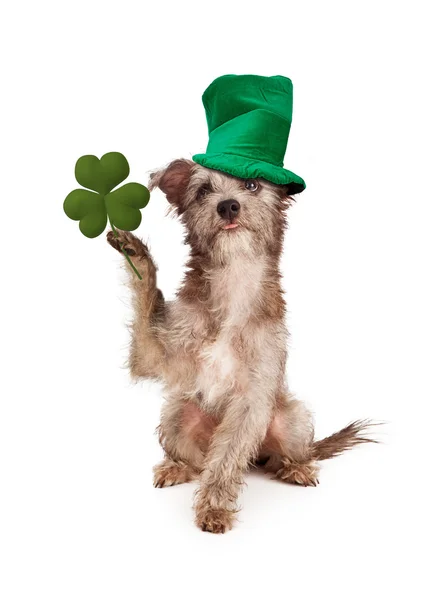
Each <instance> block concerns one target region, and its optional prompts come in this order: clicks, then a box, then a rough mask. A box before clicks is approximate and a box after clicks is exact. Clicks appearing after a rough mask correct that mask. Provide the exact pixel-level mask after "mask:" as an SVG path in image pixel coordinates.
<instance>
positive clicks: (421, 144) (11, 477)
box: [0, 0, 428, 600]
mask: <svg viewBox="0 0 428 600" xmlns="http://www.w3.org/2000/svg"><path fill="white" fill-rule="evenodd" d="M423 4H424V3H423V2H414V1H411V0H410V1H406V2H394V1H388V2H386V1H385V2H380V1H377V2H376V1H371V2H362V1H361V0H360V1H358V2H328V1H323V2H305V1H298V0H295V1H294V2H286V1H281V2H277V3H275V2H268V1H265V2H262V3H261V2H257V3H251V2H232V1H229V2H227V3H226V2H224V3H223V2H219V1H217V2H210V3H208V2H202V1H199V2H194V3H193V2H186V1H184V0H181V1H179V2H157V3H156V2H153V3H151V4H150V5H148V3H146V2H142V1H140V2H127V1H121V2H114V3H113V2H109V1H106V0H105V1H103V2H95V1H91V0H86V1H85V2H78V1H76V0H75V1H74V2H46V1H43V0H39V1H37V2H15V3H8V4H7V5H3V8H2V14H1V19H0V23H1V25H0V27H1V35H0V43H1V60H2V79H3V84H4V86H3V90H2V92H1V104H2V106H1V115H0V119H1V153H2V157H1V165H2V169H1V173H2V187H1V218H2V228H1V232H2V252H1V288H2V292H1V296H0V302H1V312H0V318H1V328H0V340H1V345H2V360H1V382H2V390H1V415H0V466H1V470H0V487H1V495H0V519H1V523H0V526H1V531H0V551H1V554H2V556H1V562H0V569H1V573H0V596H1V598H2V600H12V599H20V600H21V599H22V600H23V599H25V600H27V599H33V598H43V599H45V600H47V599H56V600H57V599H61V600H64V599H69V598H70V599H73V600H74V599H76V598H79V599H82V600H83V599H88V600H89V599H90V600H93V599H97V598H100V599H103V600H107V599H121V600H122V599H126V600H134V599H137V598H189V599H193V598H201V597H202V598H208V599H210V598H217V597H222V598H233V599H234V598H256V597H257V598H258V597H263V598H267V597H275V598H285V597H287V598H288V597H289V598H297V599H306V598H314V597H316V598H324V597H328V598H331V599H342V598H347V599H353V598H368V599H375V598H395V597H397V598H398V597H406V598H412V600H413V599H414V600H418V599H419V598H425V597H426V595H425V594H426V592H427V589H426V580H425V574H424V572H423V569H424V570H425V568H426V539H427V538H426V536H427V528H426V525H427V522H426V505H427V504H426V502H427V496H426V478H427V475H426V464H427V461H426V443H425V438H426V427H427V423H426V422H427V416H428V415H427V408H426V402H427V399H428V398H427V396H428V393H427V391H428V390H427V382H426V378H427V373H426V369H427V367H426V365H427V343H426V340H427V333H428V327H427V318H426V311H427V300H428V297H427V283H426V281H427V256H428V253H427V250H428V248H427V234H426V231H427V227H428V209H427V201H428V198H427V185H426V174H427V116H426V115H427V109H426V107H427V106H428V97H427V85H426V83H427V82H426V59H425V58H424V55H425V57H426V53H427V44H426V26H425V24H426V20H425V18H424V17H423ZM225 73H238V74H242V73H256V74H261V75H275V74H283V75H287V76H289V77H290V78H291V79H292V80H293V82H294V92H295V93H294V100H295V110H294V121H293V126H292V131H291V136H290V142H289V148H288V151H287V158H286V166H287V167H288V168H289V169H291V170H293V171H295V172H296V173H298V174H300V175H301V176H302V177H304V179H305V180H306V182H307V191H305V192H304V193H303V194H302V195H301V196H299V197H298V199H297V202H296V204H295V206H294V207H293V208H292V209H291V211H290V214H289V219H290V228H289V231H288V234H287V241H286V248H285V253H284V259H283V263H282V266H283V272H284V286H285V288H286V290H287V301H288V308H289V312H288V325H289V329H290V331H291V339H290V360H289V364H288V376H289V380H290V384H291V387H292V389H293V391H294V392H295V393H296V394H297V395H298V396H299V397H300V398H301V399H303V400H304V401H305V402H307V403H308V405H309V406H310V407H311V409H312V410H313V411H314V413H315V417H316V430H317V435H318V437H321V436H324V435H327V434H329V433H330V432H332V431H333V430H335V429H338V428H340V427H342V426H343V425H345V424H346V423H348V422H349V421H350V420H352V419H355V418H364V417H371V418H374V419H382V420H386V421H388V422H389V423H388V425H387V426H385V427H383V428H382V433H381V434H380V436H379V437H380V438H381V439H382V440H383V442H384V443H383V444H382V445H379V446H366V447H362V448H359V449H356V450H354V451H352V452H351V453H349V454H347V455H346V456H343V457H341V458H337V459H336V460H333V461H330V462H327V463H325V464H324V465H323V468H322V473H321V484H320V486H319V487H318V488H316V489H300V488H298V487H292V486H288V485H281V484H280V483H277V482H274V481H270V480H269V479H268V478H266V477H264V476H262V475H256V474H254V475H250V476H249V477H248V478H247V484H248V485H247V486H246V488H245V489H244V491H243V495H242V498H241V504H242V507H243V509H242V512H241V513H240V522H239V523H238V525H237V526H236V528H235V529H234V530H233V531H232V532H230V533H228V534H226V535H224V536H214V535H210V534H206V533H202V532H201V531H199V530H198V529H197V528H196V527H195V525H194V524H193V521H192V519H193V515H192V510H191V504H192V495H193V492H194V489H195V485H193V484H187V485H184V486H181V487H177V488H172V489H166V490H157V489H154V488H153V487H152V484H151V468H152V466H153V465H154V464H155V463H156V462H157V461H158V460H159V459H160V458H161V451H160V448H159V446H158V444H157V440H156V438H155V436H154V429H155V427H156V425H157V423H158V417H159V410H160V405H161V400H162V399H161V393H160V389H159V388H158V387H157V386H156V385H151V386H149V385H147V384H144V385H143V384H138V385H136V386H132V385H131V384H130V382H129V378H128V374H127V372H126V370H125V369H124V368H122V366H123V363H124V360H125V358H126V353H127V350H126V348H127V341H128V333H127V330H126V327H125V325H126V319H127V318H128V317H129V298H128V293H127V290H126V287H125V286H124V285H123V281H124V277H123V273H122V274H121V270H120V269H119V263H120V257H119V256H117V255H116V254H115V253H114V252H113V251H112V250H111V249H110V248H109V247H108V246H107V244H106V243H105V239H104V236H101V237H100V238H98V239H96V240H88V239H86V238H84V237H83V236H82V235H81V234H80V232H79V231H78V227H77V224H76V223H73V222H72V221H70V220H69V219H67V218H66V217H65V215H64V213H63V212H62V202H63V199H64V198H65V196H66V195H67V194H68V192H69V191H71V190H72V189H73V188H74V187H77V185H76V182H75V181H74V175H73V172H74V163H75V161H76V159H77V158H78V157H79V156H81V155H82V154H95V155H98V156H100V155H102V154H104V153H105V152H109V151H120V152H123V153H124V154H125V155H126V157H127V158H128V160H129V162H130V165H131V180H135V181H139V182H141V183H146V182H147V173H148V172H149V171H150V170H151V169H153V168H156V167H158V166H160V165H163V164H165V163H166V162H168V161H169V160H172V159H174V158H179V157H190V156H191V155H192V154H193V153H196V152H199V151H203V150H204V148H205V144H206V141H207V133H206V124H205V115H204V112H203V108H202V104H201V100H200V96H201V94H202V92H203V90H204V89H205V87H206V86H207V85H208V84H209V83H210V82H211V81H212V79H214V78H215V77H217V76H219V75H222V74H225ZM166 205H167V203H166V200H165V198H164V197H163V195H162V194H161V193H160V192H158V191H157V192H155V193H154V194H153V196H152V200H151V203H150V204H149V206H148V207H147V209H145V210H144V213H143V224H142V225H141V228H140V230H139V232H138V233H139V234H141V236H142V237H144V238H145V239H148V240H149V242H150V243H151V247H152V250H153V254H154V257H155V259H156V260H157V262H158V264H159V268H160V271H159V284H160V287H161V288H162V289H163V290H164V292H165V294H166V296H167V298H171V297H172V296H173V293H174V289H175V288H176V287H177V285H178V284H179V281H180V279H181V276H182V272H183V262H184V260H185V256H186V249H185V248H184V246H182V244H181V239H182V230H181V226H180V224H179V223H178V222H175V221H172V220H169V219H167V218H166V217H165V210H166ZM424 553H425V557H424Z"/></svg>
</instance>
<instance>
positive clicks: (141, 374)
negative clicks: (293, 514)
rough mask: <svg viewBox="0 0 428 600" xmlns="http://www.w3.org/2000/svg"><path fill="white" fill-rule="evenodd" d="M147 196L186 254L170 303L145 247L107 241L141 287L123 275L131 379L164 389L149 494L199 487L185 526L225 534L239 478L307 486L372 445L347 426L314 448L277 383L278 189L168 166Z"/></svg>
mask: <svg viewBox="0 0 428 600" xmlns="http://www.w3.org/2000/svg"><path fill="white" fill-rule="evenodd" d="M154 188H159V189H160V190H162V192H164V193H165V195H166V198H167V200H168V202H169V203H170V206H171V211H170V212H173V213H175V215H177V216H178V217H179V219H180V220H181V222H182V223H183V225H184V227H185V231H186V238H185V242H186V243H187V244H189V246H190V253H189V259H188V264H187V271H186V274H185V277H184V281H183V283H182V285H181V287H180V289H179V290H178V292H177V295H176V298H175V299H174V300H173V301H170V302H165V300H164V298H163V295H162V292H161V291H160V290H159V289H158V288H157V285H156V271H157V267H156V265H155V263H154V261H153V259H152V257H151V255H150V253H149V250H148V248H147V246H146V245H145V244H144V243H143V242H142V241H141V240H139V239H138V238H137V237H135V236H134V235H133V234H132V233H128V232H125V231H118V234H117V236H118V237H116V236H115V235H114V234H113V232H111V231H110V232H109V233H108V234H107V239H108V242H109V243H110V245H111V246H113V248H115V249H116V250H119V251H120V250H122V249H125V250H126V252H127V253H128V255H129V256H131V258H132V261H133V262H134V264H135V266H136V268H137V270H138V271H139V272H140V273H141V275H142V279H141V280H140V279H138V277H137V276H136V275H135V273H134V272H133V271H132V270H131V269H130V268H129V266H127V268H128V271H129V278H130V286H131V289H132V292H133V307H134V320H133V324H132V328H131V330H132V341H131V346H130V356H129V367H130V372H131V375H132V376H133V377H135V378H143V379H151V380H156V381H161V382H162V383H163V384H164V389H165V396H166V403H165V404H164V406H163V408H162V414H161V422H160V425H159V428H158V433H159V440H160V443H161V445H162V448H163V450H164V453H165V457H164V460H163V461H162V462H161V463H160V464H159V465H157V466H156V467H155V468H154V485H155V486H156V487H160V488H161V487H165V486H172V485H177V484H180V483H185V482H188V481H192V480H195V479H198V480H199V489H198V490H197V492H196V495H195V504H194V509H195V520H196V524H197V525H198V527H200V528H201V529H202V530H203V531H208V532H212V533H224V532H225V531H227V530H229V529H230V528H231V527H232V525H233V523H234V520H235V518H236V514H237V510H238V509H237V499H238V495H239V491H240V487H241V485H242V483H243V476H244V474H245V472H246V471H247V469H248V468H249V467H250V466H262V467H263V468H264V469H265V471H266V472H268V473H272V474H273V476H274V478H276V479H278V480H279V481H284V482H287V483H293V484H298V485H302V486H315V485H316V484H317V483H318V461H321V460H325V459H328V458H331V457H334V456H336V455H338V454H340V453H342V452H343V451H345V450H347V449H349V448H352V447H353V446H355V445H357V444H360V443H366V442H372V441H374V440H372V439H370V438H368V437H367V436H366V433H367V427H368V426H369V424H370V422H369V421H355V422H353V423H351V424H350V425H348V426H347V427H345V428H344V429H342V430H341V431H339V432H337V433H334V434H333V435H331V436H329V437H327V438H325V439H323V440H320V441H314V427H313V420H312V416H311V414H310V412H309V410H308V409H307V408H306V407H305V406H304V404H303V403H302V402H300V401H298V400H296V399H295V398H294V397H293V395H292V394H291V392H290V391H289V389H288V387H287V384H286V382H285V365H286V359H287V350H286V343H287V329H286V325H285V313H286V305H285V301H284V298H283V292H282V289H281V284H280V258H281V253H282V247H283V238H284V232H285V229H286V226H287V221H286V211H287V209H288V208H289V206H290V205H291V203H292V202H293V198H292V196H290V195H289V190H288V188H287V186H284V185H276V184H273V183H270V182H268V181H266V180H263V179H251V180H245V179H239V178H237V177H233V176H231V175H227V174H225V173H223V172H220V171H216V170H213V169H208V168H205V167H203V166H201V165H199V164H196V163H195V162H193V161H191V160H186V159H179V160H175V161H173V162H172V163H170V164H169V165H168V166H167V167H166V168H164V169H161V170H159V171H157V172H155V173H152V174H151V176H150V183H149V189H150V190H153V189H154Z"/></svg>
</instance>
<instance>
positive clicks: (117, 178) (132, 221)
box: [64, 152, 150, 279]
mask: <svg viewBox="0 0 428 600" xmlns="http://www.w3.org/2000/svg"><path fill="white" fill-rule="evenodd" d="M128 175H129V164H128V161H127V160H126V158H125V157H124V156H123V154H121V153H120V152H109V153H107V154H104V156H102V157H101V158H100V159H98V158H97V157H96V156H92V155H87V156H82V157H81V158H79V160H78V161H77V163H76V167H75V176H76V180H77V182H78V183H80V185H82V186H84V187H85V188H87V189H82V188H79V189H76V190H73V191H72V192H70V194H68V196H67V198H66V199H65V200H64V212H65V214H66V215H67V216H68V217H69V218H70V219H73V221H79V229H80V231H81V232H82V233H83V235H85V236H86V237H88V238H94V237H97V236H99V235H100V234H101V233H102V232H103V231H104V229H105V228H106V225H107V221H110V224H111V227H112V229H113V233H114V234H115V235H117V233H116V227H118V228H119V229H123V230H124V231H133V230H134V229H137V227H138V226H139V225H140V223H141V212H140V210H141V209H142V208H144V207H145V206H147V203H148V201H149V199H150V192H149V190H148V189H147V188H146V187H145V186H144V185H141V184H140V183H127V184H125V185H123V186H122V187H120V188H117V189H114V188H115V187H116V186H118V185H119V184H120V183H122V181H124V180H125V179H126V178H127V177H128ZM89 190H92V191H89ZM112 190H113V191H112ZM122 252H123V253H124V254H125V257H126V259H127V260H128V262H129V263H130V265H131V266H132V268H133V269H134V271H135V272H136V273H137V275H138V276H139V277H140V279H141V276H140V275H139V273H138V272H137V270H136V269H135V267H134V265H133V264H132V262H131V261H130V259H129V256H128V255H127V253H126V252H125V250H124V249H123V248H122Z"/></svg>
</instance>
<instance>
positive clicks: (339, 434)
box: [312, 419, 382, 460]
mask: <svg viewBox="0 0 428 600" xmlns="http://www.w3.org/2000/svg"><path fill="white" fill-rule="evenodd" d="M381 424H382V423H374V422H372V421H369V420H368V419H366V420H361V421H354V422H353V423H350V424H349V425H347V426H346V427H344V428H343V429H341V430H340V431H336V433H333V434H332V435H329V436H328V437H326V438H324V439H323V440H318V441H317V442H314V445H313V446H312V456H313V459H314V460H327V459H328V458H333V457H334V456H338V455H339V454H342V452H345V450H350V449H351V448H353V447H354V446H357V445H358V444H368V443H373V444H377V443H378V440H375V439H372V438H371V437H367V433H368V429H369V427H372V426H373V425H381Z"/></svg>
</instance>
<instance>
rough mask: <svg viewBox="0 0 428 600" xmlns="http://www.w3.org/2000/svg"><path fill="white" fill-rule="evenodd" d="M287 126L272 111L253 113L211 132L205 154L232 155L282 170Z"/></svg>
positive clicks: (237, 118) (284, 121)
mask: <svg viewBox="0 0 428 600" xmlns="http://www.w3.org/2000/svg"><path fill="white" fill-rule="evenodd" d="M290 126H291V122H290V121H288V120H287V119H285V118H284V117H280V116H279V115H277V114H275V113H273V112H270V111H268V110H264V109H257V110H252V111H250V112H247V113H245V114H243V115H239V116H238V117H235V118H234V119H231V120H230V121H227V122H226V123H223V124H222V125H220V126H219V127H217V128H216V129H214V130H213V131H211V132H210V139H209V142H208V146H207V154H221V153H224V154H235V155H239V156H244V157H246V158H249V159H253V160H258V161H260V160H261V161H264V162H267V163H270V164H272V165H275V166H277V167H282V166H283V164H284V156H285V151H286V149H287V142H288V136H289V133H290Z"/></svg>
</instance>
